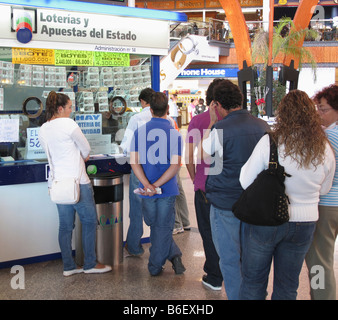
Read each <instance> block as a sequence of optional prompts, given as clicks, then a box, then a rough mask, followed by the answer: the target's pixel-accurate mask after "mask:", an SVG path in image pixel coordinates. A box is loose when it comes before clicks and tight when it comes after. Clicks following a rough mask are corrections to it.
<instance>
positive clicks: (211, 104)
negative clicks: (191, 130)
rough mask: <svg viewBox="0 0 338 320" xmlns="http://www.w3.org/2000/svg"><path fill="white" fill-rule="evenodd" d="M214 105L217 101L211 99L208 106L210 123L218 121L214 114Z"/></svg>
mask: <svg viewBox="0 0 338 320" xmlns="http://www.w3.org/2000/svg"><path fill="white" fill-rule="evenodd" d="M216 106H217V103H216V102H215V101H212V102H211V103H210V106H209V112H210V123H212V124H215V123H216V122H217V121H218V117H217V114H216Z"/></svg>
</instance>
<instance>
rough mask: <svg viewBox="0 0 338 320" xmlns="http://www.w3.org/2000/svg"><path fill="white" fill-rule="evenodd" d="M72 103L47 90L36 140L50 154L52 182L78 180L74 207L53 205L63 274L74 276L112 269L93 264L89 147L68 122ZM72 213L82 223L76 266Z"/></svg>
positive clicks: (93, 210) (94, 222) (94, 225)
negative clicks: (81, 257) (79, 263)
mask: <svg viewBox="0 0 338 320" xmlns="http://www.w3.org/2000/svg"><path fill="white" fill-rule="evenodd" d="M71 113H72V101H71V100H70V99H69V97H68V96H67V95H65V94H63V93H56V92H55V91H51V92H50V93H49V95H48V97H47V100H46V120H47V121H46V122H45V123H44V124H43V125H42V126H41V128H40V131H39V141H40V143H41V145H42V147H43V148H44V150H45V151H46V152H47V148H48V151H49V154H50V161H51V162H52V165H53V176H54V178H55V179H62V178H68V177H74V178H79V181H80V200H79V202H78V203H76V204H57V209H58V214H59V221H60V225H59V245H60V249H61V255H62V261H63V275H64V276H66V277H67V276H71V275H73V274H76V273H81V272H84V273H104V272H108V271H110V270H112V268H111V266H105V265H102V264H100V263H97V262H96V252H95V242H96V228H97V217H96V216H97V215H96V207H95V201H94V193H93V188H92V185H91V183H90V179H89V177H88V175H87V173H86V167H85V161H87V160H88V159H89V153H90V146H89V143H88V141H87V139H86V137H85V136H84V135H83V133H82V131H81V129H80V127H79V126H78V124H77V123H76V122H75V121H74V120H72V119H70V115H71ZM75 211H77V213H78V215H79V218H80V221H81V224H82V245H83V251H84V265H83V268H82V267H77V266H76V264H75V262H74V259H73V257H72V233H73V228H74V221H75V220H74V218H75Z"/></svg>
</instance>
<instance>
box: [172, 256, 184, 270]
mask: <svg viewBox="0 0 338 320" xmlns="http://www.w3.org/2000/svg"><path fill="white" fill-rule="evenodd" d="M171 263H172V264H173V269H174V271H175V273H176V274H182V273H183V272H184V271H185V267H184V265H183V263H182V260H181V257H180V256H176V257H174V258H173V259H171Z"/></svg>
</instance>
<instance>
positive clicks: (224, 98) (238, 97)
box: [213, 80, 243, 110]
mask: <svg viewBox="0 0 338 320" xmlns="http://www.w3.org/2000/svg"><path fill="white" fill-rule="evenodd" d="M213 96H214V100H215V101H217V102H219V103H220V104H221V106H222V108H223V109H225V110H229V109H235V108H238V107H242V102H243V95H242V92H241V90H240V89H239V87H238V86H237V85H235V84H234V83H232V82H231V81H230V80H223V81H221V82H220V83H219V84H217V85H216V86H215V87H214V90H213Z"/></svg>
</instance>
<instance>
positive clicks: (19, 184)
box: [0, 0, 187, 268]
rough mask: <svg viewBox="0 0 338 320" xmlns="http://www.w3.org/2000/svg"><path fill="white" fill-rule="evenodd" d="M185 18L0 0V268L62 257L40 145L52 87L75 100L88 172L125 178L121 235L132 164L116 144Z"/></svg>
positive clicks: (41, 0) (57, 0)
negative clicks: (173, 32) (172, 34)
mask: <svg viewBox="0 0 338 320" xmlns="http://www.w3.org/2000/svg"><path fill="white" fill-rule="evenodd" d="M186 20H187V18H186V15H185V14H182V13H176V12H166V11H159V10H149V9H139V8H131V7H125V6H114V5H107V4H98V3H95V4H94V3H90V2H81V1H61V0H34V1H31V0H20V1H18V0H17V1H15V0H13V1H10V0H7V1H5V2H2V1H0V160H1V161H0V268H4V267H10V266H12V265H14V264H25V263H32V262H38V261H45V260H50V259H54V258H58V257H60V249H59V245H58V240H57V238H58V214H57V209H56V205H55V204H54V203H52V202H51V200H50V198H49V195H48V188H47V175H48V170H49V168H48V162H47V156H46V154H45V153H44V151H43V149H42V148H41V146H40V144H39V141H38V133H39V129H40V126H41V125H42V124H43V123H44V121H45V120H44V119H45V118H44V115H45V102H46V97H47V96H48V93H49V92H50V91H51V90H54V91H56V92H62V93H64V94H66V95H68V96H69V97H70V99H71V100H72V105H73V113H72V115H71V117H73V118H74V121H76V122H77V123H78V124H79V126H80V128H81V130H82V131H83V133H84V134H85V135H86V137H87V139H88V141H89V143H90V145H91V149H92V154H91V158H90V160H89V161H88V163H86V165H87V172H88V173H89V174H93V173H95V174H100V173H102V174H104V173H107V172H117V173H122V174H123V187H124V197H123V198H124V201H123V218H122V220H123V228H124V239H125V236H126V231H127V229H128V222H129V221H128V219H129V218H128V213H129V204H128V190H129V173H130V165H129V163H128V158H127V157H126V156H125V155H123V153H122V152H121V149H120V148H119V144H120V142H121V140H122V138H123V135H124V130H125V128H126V126H127V124H128V120H129V119H130V117H131V116H132V115H133V114H135V113H136V112H139V111H140V110H141V106H140V104H139V101H138V95H139V92H140V91H141V90H142V89H144V88H146V87H152V88H153V89H154V90H157V91H159V89H160V84H159V82H160V70H159V69H160V67H159V63H160V57H161V56H164V55H167V54H168V50H169V32H170V23H171V22H175V23H177V22H179V21H186ZM107 221H110V223H112V222H116V223H118V221H119V219H107ZM146 237H147V234H145V238H146ZM148 237H149V234H148Z"/></svg>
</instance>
